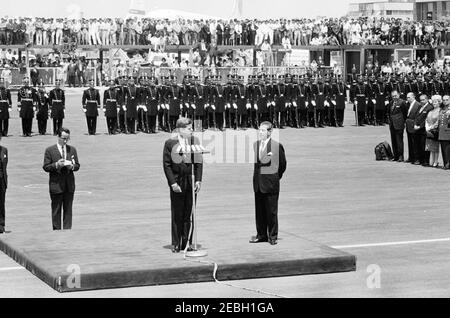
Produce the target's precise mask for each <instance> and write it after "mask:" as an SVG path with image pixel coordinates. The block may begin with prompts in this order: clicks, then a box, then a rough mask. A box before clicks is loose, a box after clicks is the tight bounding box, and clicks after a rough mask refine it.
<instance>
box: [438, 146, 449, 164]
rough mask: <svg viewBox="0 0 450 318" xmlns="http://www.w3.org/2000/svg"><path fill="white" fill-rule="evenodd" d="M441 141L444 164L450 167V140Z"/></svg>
mask: <svg viewBox="0 0 450 318" xmlns="http://www.w3.org/2000/svg"><path fill="white" fill-rule="evenodd" d="M439 143H440V144H441V151H442V160H443V165H444V166H447V168H450V167H449V165H450V140H445V141H444V140H441V141H440V142H439Z"/></svg>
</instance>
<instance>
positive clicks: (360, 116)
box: [352, 75, 368, 126]
mask: <svg viewBox="0 0 450 318" xmlns="http://www.w3.org/2000/svg"><path fill="white" fill-rule="evenodd" d="M367 96H368V88H367V85H366V84H365V83H364V82H363V77H362V76H361V75H360V76H359V77H358V83H357V84H356V85H355V86H354V87H353V92H352V102H353V105H354V111H355V112H356V116H357V123H358V125H359V126H364V122H365V119H366V111H367V99H368V97H367Z"/></svg>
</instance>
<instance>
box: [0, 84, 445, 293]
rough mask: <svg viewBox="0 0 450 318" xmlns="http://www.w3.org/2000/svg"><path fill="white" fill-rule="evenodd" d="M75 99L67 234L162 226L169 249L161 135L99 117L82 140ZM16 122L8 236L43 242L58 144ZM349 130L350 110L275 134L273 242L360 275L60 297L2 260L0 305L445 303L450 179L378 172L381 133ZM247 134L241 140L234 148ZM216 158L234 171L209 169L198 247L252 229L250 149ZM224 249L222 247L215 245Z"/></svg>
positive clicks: (387, 168) (10, 141)
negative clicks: (346, 260) (319, 255)
mask: <svg viewBox="0 0 450 318" xmlns="http://www.w3.org/2000/svg"><path fill="white" fill-rule="evenodd" d="M14 101H16V99H15V98H14ZM80 101H81V95H80V92H79V91H74V92H72V93H69V94H68V103H67V104H68V110H67V117H68V118H67V120H66V122H65V126H67V127H69V128H70V129H71V130H72V140H71V144H73V145H74V146H76V147H77V149H78V153H79V157H80V162H81V170H80V171H79V173H78V174H77V176H76V180H77V191H78V192H77V195H76V199H75V202H74V211H75V220H74V226H75V227H78V228H83V229H92V230H93V231H94V230H95V229H96V228H101V227H109V228H110V227H114V228H116V229H117V231H123V230H130V228H132V227H133V225H134V224H135V225H136V224H139V225H141V224H145V223H148V224H161V225H162V224H165V225H166V226H167V232H165V233H161V236H163V237H166V238H167V242H168V243H169V242H170V241H169V240H170V209H169V198H168V189H167V187H166V181H165V178H164V174H163V171H162V167H161V152H162V146H163V142H164V140H165V139H167V137H168V134H165V133H160V134H157V135H145V134H138V135H133V136H131V135H120V136H108V135H105V134H104V133H105V132H106V125H105V120H104V118H103V117H100V119H99V123H98V127H99V128H98V133H99V134H98V135H97V136H87V135H86V131H87V129H86V125H85V121H84V119H83V113H82V111H81V106H80V104H81V103H80ZM14 105H15V102H14ZM13 114H14V118H12V119H11V122H10V127H11V128H10V134H11V135H12V136H10V137H8V138H4V139H2V141H1V142H2V144H3V145H5V146H6V147H8V149H9V153H10V164H9V169H8V171H9V177H10V187H9V188H8V192H7V227H8V228H9V230H11V231H13V232H24V231H26V232H29V233H30V235H39V232H40V231H48V230H49V228H50V227H51V220H50V198H49V196H48V188H47V187H48V186H47V182H48V179H47V178H48V176H47V175H46V174H45V173H44V171H43V170H42V160H43V154H44V149H45V147H46V146H49V145H51V144H53V143H55V142H56V139H55V138H54V137H53V136H50V135H49V136H34V137H32V138H22V137H19V135H20V132H21V128H20V121H19V119H18V118H17V111H16V107H15V106H14V112H13ZM353 120H354V117H353V116H352V113H351V112H350V111H348V112H347V113H346V123H345V124H346V125H345V127H344V128H341V129H336V128H326V129H312V128H308V129H302V130H294V129H285V130H282V131H280V133H279V139H280V140H281V142H282V143H283V144H284V146H285V148H286V152H287V160H288V170H287V173H286V176H285V178H284V180H283V181H282V193H281V197H280V206H279V211H280V212H279V220H280V244H283V242H282V239H283V237H287V236H300V237H304V238H307V239H310V240H313V241H317V242H320V243H323V244H327V245H330V246H335V247H339V248H341V249H342V250H345V251H348V252H350V253H353V254H355V255H356V256H357V271H356V272H353V273H343V274H327V275H314V276H298V277H285V278H271V279H257V280H243V281H234V282H226V283H227V284H228V283H231V284H232V286H229V285H224V284H218V283H201V284H183V285H169V286H156V287H142V288H127V289H115V290H99V291H92V292H79V293H69V294H58V293H57V292H55V291H53V290H52V289H51V288H50V287H48V286H47V285H46V284H44V283H43V282H41V281H40V280H39V279H37V278H36V277H34V276H33V275H32V274H31V273H29V272H28V271H26V270H24V269H23V268H21V267H20V266H19V265H18V264H16V263H15V262H13V261H12V260H11V259H9V258H8V257H7V256H6V255H3V254H1V255H0V287H1V288H0V297H180V298H182V297H230V298H232V297H236V298H240V297H268V296H274V295H279V296H284V297H446V296H447V297H448V296H450V292H449V291H448V286H450V275H449V274H450V269H449V267H448V264H449V263H450V256H449V254H448V249H449V244H450V233H449V230H448V229H449V228H450V218H449V217H448V207H449V205H450V198H449V196H448V184H449V183H448V180H449V179H448V177H449V172H448V171H443V170H437V169H434V168H423V167H417V166H413V165H410V164H405V163H390V162H376V161H375V160H374V153H373V148H374V146H375V145H376V144H377V143H378V142H380V141H383V140H388V141H389V136H388V128H387V127H362V128H361V127H354V126H353V125H352V124H353ZM33 128H34V131H35V130H36V124H35V123H34V125H33ZM49 131H50V127H49ZM247 133H248V132H247ZM244 134H245V133H244V132H239V136H240V137H239V138H240V140H242V137H244V136H245V135H244ZM208 138H210V137H208ZM220 138H222V137H220ZM228 138H231V137H230V136H229V135H228ZM405 139H406V136H405ZM217 140H219V137H216V141H217ZM204 143H205V145H208V144H209V145H210V146H211V145H212V143H211V142H209V141H208V140H205V142H204ZM223 149H225V152H226V153H225V154H224V156H223V157H224V158H226V156H227V155H230V154H232V155H230V158H228V159H231V158H233V160H231V161H232V162H230V160H228V161H227V163H225V164H224V163H220V162H216V163H209V164H206V165H205V177H204V186H203V189H202V192H201V195H200V199H199V205H198V213H199V222H200V224H199V241H200V242H206V243H207V242H208V237H211V236H212V235H214V228H215V227H221V228H227V227H230V228H231V227H232V228H233V229H235V228H236V227H238V228H240V229H241V231H242V233H245V234H248V237H250V236H251V235H254V231H255V230H254V212H253V194H252V187H251V175H252V165H251V163H236V162H238V161H239V158H242V157H241V156H242V154H243V153H245V150H246V146H245V144H242V145H233V144H231V143H230V144H229V145H228V146H224V148H223ZM234 153H238V154H236V155H235V154H234ZM214 158H217V155H216V157H214ZM244 158H245V157H244ZM232 239H233V237H224V238H223V244H227V241H228V240H232ZM93 244H95V242H93ZM149 244H152V242H149ZM242 244H248V243H247V242H242ZM155 248H161V247H160V246H157V247H155ZM209 248H214V247H209ZM167 252H168V253H170V251H169V250H168V251H167ZM105 261H107V260H105Z"/></svg>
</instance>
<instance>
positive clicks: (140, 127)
mask: <svg viewBox="0 0 450 318" xmlns="http://www.w3.org/2000/svg"><path fill="white" fill-rule="evenodd" d="M145 128H146V125H145V112H144V110H143V109H142V108H140V109H138V119H137V131H144V130H145Z"/></svg>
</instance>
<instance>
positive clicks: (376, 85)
mask: <svg viewBox="0 0 450 318" xmlns="http://www.w3.org/2000/svg"><path fill="white" fill-rule="evenodd" d="M393 91H397V92H398V93H399V95H400V99H403V100H406V96H407V95H408V93H414V94H415V96H416V98H417V100H419V98H420V96H421V95H427V96H429V97H431V96H433V95H441V96H444V95H449V94H450V77H449V75H448V74H447V73H443V74H439V73H436V74H432V73H426V74H413V73H409V74H394V75H391V74H384V75H383V74H380V75H378V77H376V76H375V75H373V74H372V75H370V76H362V75H360V76H358V78H357V80H356V81H354V82H353V83H352V85H351V86H350V100H351V102H352V103H353V105H354V107H353V110H354V111H355V112H356V120H357V124H358V125H360V126H363V125H365V124H370V125H384V124H386V123H388V116H389V112H388V105H389V102H390V101H391V93H392V92H393Z"/></svg>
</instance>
